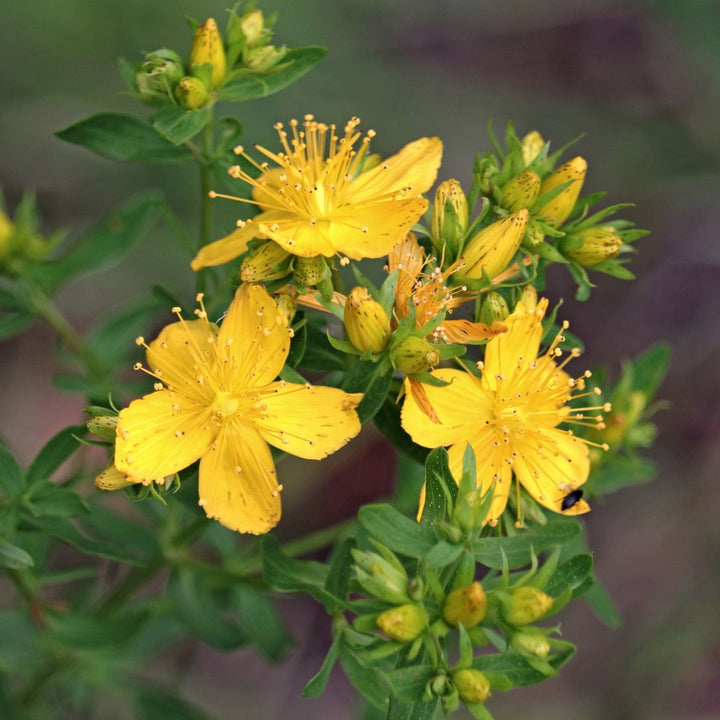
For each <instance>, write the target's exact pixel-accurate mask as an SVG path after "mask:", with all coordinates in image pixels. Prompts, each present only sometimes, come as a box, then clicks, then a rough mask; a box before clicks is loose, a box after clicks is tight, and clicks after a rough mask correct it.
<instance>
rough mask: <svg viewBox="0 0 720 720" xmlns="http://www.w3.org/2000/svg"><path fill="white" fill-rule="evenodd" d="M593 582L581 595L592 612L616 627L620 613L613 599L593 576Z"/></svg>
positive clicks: (608, 624) (619, 620) (620, 619)
mask: <svg viewBox="0 0 720 720" xmlns="http://www.w3.org/2000/svg"><path fill="white" fill-rule="evenodd" d="M594 581H595V582H594V583H593V584H592V586H591V587H590V589H589V590H588V591H587V592H586V593H585V594H584V595H583V598H585V600H587V602H588V604H589V605H590V607H591V608H592V609H593V612H594V613H595V614H596V615H597V616H598V617H599V618H600V620H602V621H603V622H604V623H605V624H606V625H607V626H608V627H611V628H618V627H620V623H621V622H622V618H621V617H620V613H619V611H618V609H617V607H616V606H615V603H614V602H613V599H612V598H611V597H610V595H609V594H608V591H607V590H606V589H605V586H604V585H603V584H602V583H601V582H600V580H598V578H597V577H595V578H594Z"/></svg>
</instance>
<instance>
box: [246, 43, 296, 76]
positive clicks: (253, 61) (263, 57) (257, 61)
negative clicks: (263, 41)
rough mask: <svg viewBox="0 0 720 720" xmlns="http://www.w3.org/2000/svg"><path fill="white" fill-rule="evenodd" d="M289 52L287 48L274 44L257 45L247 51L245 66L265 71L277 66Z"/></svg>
mask: <svg viewBox="0 0 720 720" xmlns="http://www.w3.org/2000/svg"><path fill="white" fill-rule="evenodd" d="M286 54H287V48H285V47H280V48H277V47H275V46H274V45H265V46H264V47H256V48H252V49H250V50H248V52H246V53H245V66H246V67H248V68H250V69H251V70H255V71H256V72H265V71H266V70H270V68H273V67H275V65H277V64H278V63H279V62H280V61H281V60H282V59H283V58H284V57H285V55H286Z"/></svg>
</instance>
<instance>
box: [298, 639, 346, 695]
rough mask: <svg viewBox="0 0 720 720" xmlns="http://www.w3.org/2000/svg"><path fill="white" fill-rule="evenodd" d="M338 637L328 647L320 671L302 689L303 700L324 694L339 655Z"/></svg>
mask: <svg viewBox="0 0 720 720" xmlns="http://www.w3.org/2000/svg"><path fill="white" fill-rule="evenodd" d="M340 637H341V636H340V635H338V636H337V637H336V638H335V640H333V644H332V645H331V646H330V649H329V650H328V653H327V655H326V656H325V659H324V660H323V664H322V665H321V666H320V669H319V670H318V671H317V673H316V674H315V675H313V677H312V678H311V679H310V681H309V682H308V684H307V685H306V686H305V687H304V688H303V691H302V696H303V697H304V698H313V697H317V696H318V695H322V694H323V693H324V692H325V688H326V687H327V684H328V681H329V680H330V673H331V672H332V669H333V668H334V667H335V663H336V662H337V659H338V656H339V655H340Z"/></svg>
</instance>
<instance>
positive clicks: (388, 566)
mask: <svg viewBox="0 0 720 720" xmlns="http://www.w3.org/2000/svg"><path fill="white" fill-rule="evenodd" d="M352 554H353V558H354V559H355V563H356V567H355V573H356V575H357V578H358V582H359V583H360V584H361V585H362V586H363V588H364V589H365V590H366V591H367V592H368V593H370V595H373V596H374V597H376V598H379V599H380V600H384V601H385V602H388V603H407V602H408V601H409V600H410V597H409V596H408V576H407V573H406V572H405V570H404V569H403V568H402V566H401V565H399V563H398V564H397V565H395V564H392V563H390V562H388V561H387V560H386V559H385V558H383V557H381V556H380V555H378V554H377V553H373V552H364V551H362V550H353V553H352Z"/></svg>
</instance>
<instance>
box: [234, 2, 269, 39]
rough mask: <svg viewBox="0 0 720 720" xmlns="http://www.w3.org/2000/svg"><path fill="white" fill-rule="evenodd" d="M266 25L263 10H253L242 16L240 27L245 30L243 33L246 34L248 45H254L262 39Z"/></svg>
mask: <svg viewBox="0 0 720 720" xmlns="http://www.w3.org/2000/svg"><path fill="white" fill-rule="evenodd" d="M264 25H265V21H264V19H263V14H262V10H251V11H250V12H246V13H245V14H244V15H243V16H242V17H241V18H240V29H241V30H242V31H243V35H245V43H246V44H247V45H254V44H255V43H256V42H257V41H258V40H260V38H261V37H262V34H263V27H264Z"/></svg>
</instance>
